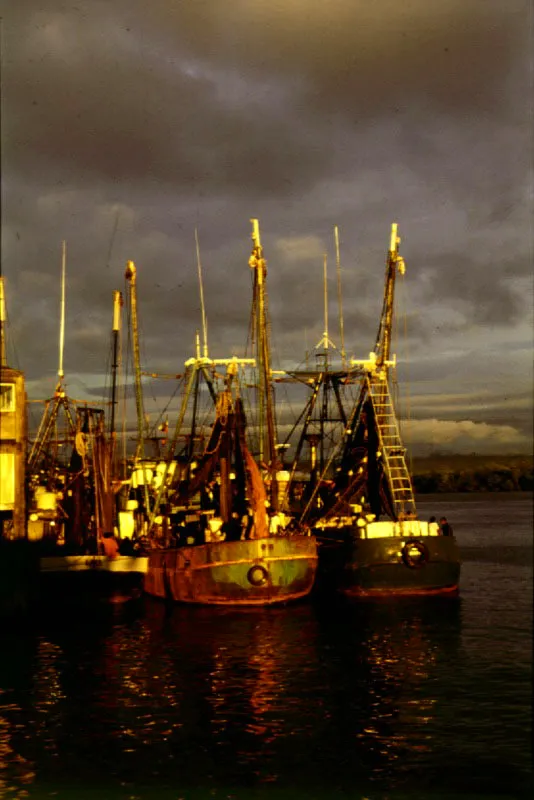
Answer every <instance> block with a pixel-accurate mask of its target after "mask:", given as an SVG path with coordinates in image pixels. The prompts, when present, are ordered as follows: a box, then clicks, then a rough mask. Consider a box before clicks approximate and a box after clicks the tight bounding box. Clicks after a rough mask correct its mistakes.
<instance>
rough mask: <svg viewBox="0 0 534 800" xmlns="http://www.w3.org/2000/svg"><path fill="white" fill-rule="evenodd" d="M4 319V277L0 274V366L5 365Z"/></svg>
mask: <svg viewBox="0 0 534 800" xmlns="http://www.w3.org/2000/svg"><path fill="white" fill-rule="evenodd" d="M5 321H6V301H5V298H4V279H3V277H2V276H1V275H0V367H7V358H6V335H5Z"/></svg>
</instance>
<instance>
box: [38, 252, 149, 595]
mask: <svg viewBox="0 0 534 800" xmlns="http://www.w3.org/2000/svg"><path fill="white" fill-rule="evenodd" d="M65 264H66V247H65V243H63V249H62V281H61V319H60V337H59V368H58V380H57V384H56V388H55V391H54V394H53V396H52V397H51V398H49V399H48V400H46V401H45V408H44V412H43V414H42V417H41V420H40V424H39V427H38V430H37V433H36V435H35V437H34V438H33V439H31V440H29V441H28V443H29V448H28V456H27V460H26V468H25V478H26V493H25V494H26V497H27V538H28V540H29V542H31V543H32V544H33V549H34V551H35V552H37V553H38V554H39V563H40V570H39V597H40V600H41V602H43V603H48V602H50V603H52V604H54V605H55V604H56V603H58V602H59V603H63V604H64V603H65V599H66V598H68V599H69V602H71V601H75V600H76V601H77V602H83V603H84V604H86V603H88V604H89V605H92V604H93V603H94V602H95V601H103V602H111V603H119V602H125V601H127V600H130V599H133V598H136V597H140V596H141V594H142V580H143V573H144V571H145V570H146V558H142V557H141V558H140V557H137V556H136V555H120V553H119V552H118V547H117V548H116V550H117V552H112V549H110V548H109V546H108V542H107V541H106V540H110V539H113V533H114V530H116V528H117V525H116V520H117V513H116V504H115V487H114V481H113V478H114V476H113V463H114V459H113V453H114V441H115V436H114V422H113V411H112V415H111V419H112V421H111V426H110V427H109V426H108V420H107V419H106V414H105V410H104V409H103V408H99V407H96V406H94V405H93V404H91V403H88V402H86V401H80V400H75V399H74V398H72V397H70V396H69V394H68V392H67V390H66V385H65V374H64V370H63V350H64V339H65ZM119 294H120V293H118V292H116V293H115V294H114V307H113V321H114V324H113V337H114V347H115V351H116V336H118V322H117V320H118V315H119V309H120V297H119V296H118V295H119ZM114 362H116V352H115V357H114ZM113 387H114V388H115V380H114V382H113ZM114 407H115V400H114V397H112V401H111V408H112V409H114ZM108 551H109V552H108Z"/></svg>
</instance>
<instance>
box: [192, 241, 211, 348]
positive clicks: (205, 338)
mask: <svg viewBox="0 0 534 800" xmlns="http://www.w3.org/2000/svg"><path fill="white" fill-rule="evenodd" d="M195 244H196V251H197V268H198V284H199V287H200V310H201V313H202V344H203V355H204V358H207V357H208V324H207V321H206V308H205V306H204V287H203V285H202V266H201V264H200V245H199V243H198V230H197V229H196V228H195Z"/></svg>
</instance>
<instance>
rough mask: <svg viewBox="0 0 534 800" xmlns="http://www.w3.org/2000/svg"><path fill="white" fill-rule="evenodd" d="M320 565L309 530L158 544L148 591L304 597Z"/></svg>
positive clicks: (254, 601)
mask: <svg viewBox="0 0 534 800" xmlns="http://www.w3.org/2000/svg"><path fill="white" fill-rule="evenodd" d="M316 569H317V545H316V541H315V538H314V537H309V536H299V535H293V536H271V537H267V538H263V539H252V540H246V541H237V542H210V543H207V544H200V545H193V546H191V547H180V548H176V549H174V548H173V549H166V550H154V551H152V552H151V553H150V556H149V561H148V570H147V573H146V575H145V584H144V586H145V592H147V594H150V595H153V596H154V597H160V598H164V599H169V600H174V601H176V602H181V603H200V604H204V605H271V604H274V603H286V602H288V601H290V600H297V599H299V598H301V597H305V596H306V595H308V594H309V593H310V592H311V589H312V586H313V583H314V580H315V573H316Z"/></svg>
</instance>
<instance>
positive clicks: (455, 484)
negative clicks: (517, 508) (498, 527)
mask: <svg viewBox="0 0 534 800" xmlns="http://www.w3.org/2000/svg"><path fill="white" fill-rule="evenodd" d="M533 466H534V465H533V458H532V457H531V456H524V455H515V456H499V455H496V456H482V455H476V454H471V455H465V456H464V455H456V454H452V455H443V454H436V455H431V456H428V457H426V458H415V457H414V458H413V463H412V465H411V468H412V472H413V483H414V489H415V491H416V492H417V493H418V494H441V493H444V492H447V493H457V492H460V493H461V492H465V493H471V492H477V493H479V492H482V493H485V492H532V491H534V470H533Z"/></svg>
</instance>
